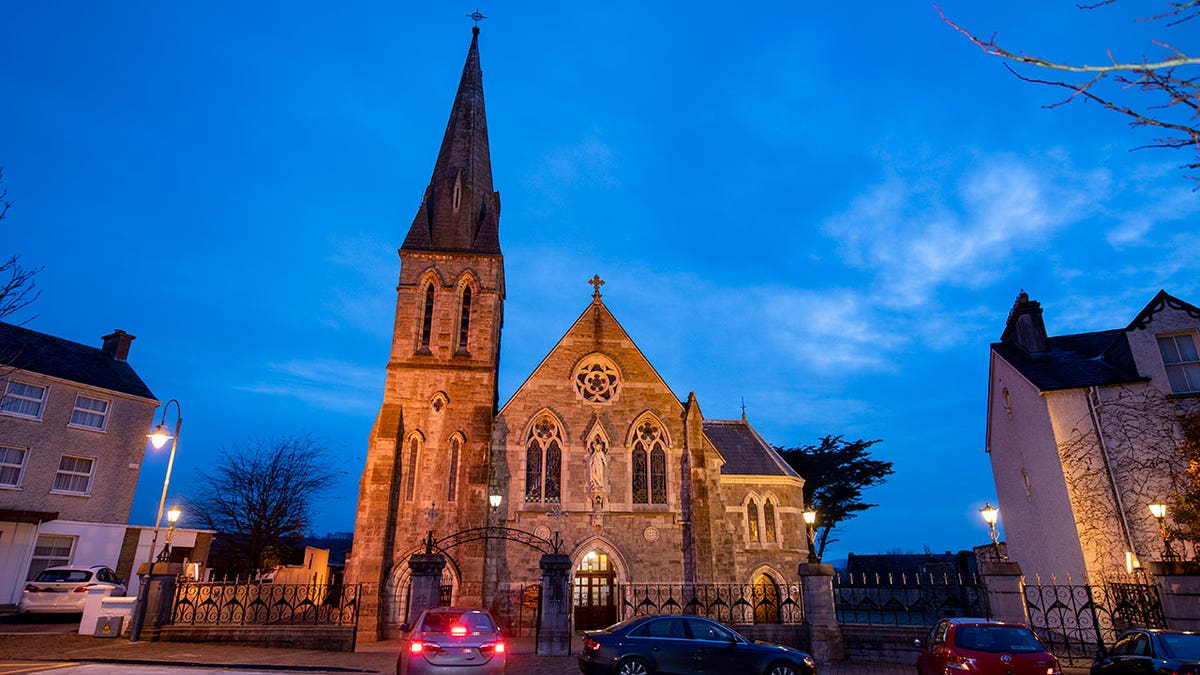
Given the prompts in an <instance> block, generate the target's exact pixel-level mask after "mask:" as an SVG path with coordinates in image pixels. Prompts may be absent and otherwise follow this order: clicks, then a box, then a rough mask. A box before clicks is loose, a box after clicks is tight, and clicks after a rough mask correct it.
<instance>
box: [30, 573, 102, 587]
mask: <svg viewBox="0 0 1200 675" xmlns="http://www.w3.org/2000/svg"><path fill="white" fill-rule="evenodd" d="M91 578H92V573H91V572H88V571H87V570H42V573H41V574H39V575H37V579H34V581H35V582H37V581H40V582H42V583H45V584H62V583H74V582H77V581H88V580H90V579H91Z"/></svg>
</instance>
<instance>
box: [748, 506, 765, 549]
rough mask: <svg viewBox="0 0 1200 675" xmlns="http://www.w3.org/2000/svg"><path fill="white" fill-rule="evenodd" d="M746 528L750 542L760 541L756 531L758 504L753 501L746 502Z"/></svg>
mask: <svg viewBox="0 0 1200 675" xmlns="http://www.w3.org/2000/svg"><path fill="white" fill-rule="evenodd" d="M746 527H747V528H749V533H750V541H762V538H761V537H760V536H759V531H758V502H756V501H754V500H753V499H751V500H750V501H748V502H746Z"/></svg>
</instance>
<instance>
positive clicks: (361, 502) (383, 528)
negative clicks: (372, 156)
mask: <svg viewBox="0 0 1200 675" xmlns="http://www.w3.org/2000/svg"><path fill="white" fill-rule="evenodd" d="M499 223H500V194H499V193H498V192H496V191H494V190H493V188H492V166H491V155H490V153H489V150H488V134H487V118H486V115H485V113H484V105H483V73H482V70H481V69H480V65H479V28H478V27H475V28H473V29H472V37H471V46H470V48H469V49H468V51H467V60H466V64H465V65H464V66H463V72H462V78H461V80H460V81H459V85H458V91H457V93H456V95H455V98H454V104H453V107H452V108H451V111H450V120H449V122H447V124H446V132H445V135H444V136H443V138H442V145H441V148H440V150H439V151H438V156H437V160H436V162H435V164H434V167H433V176H432V178H430V181H429V185H428V186H427V187H426V188H425V195H424V198H423V199H422V200H421V206H420V208H419V209H418V210H417V214H416V217H414V218H413V222H412V226H411V227H410V228H409V231H408V235H407V236H406V237H405V239H404V243H403V245H402V246H401V247H400V250H399V254H400V275H399V282H398V284H397V286H396V319H395V324H394V326H393V333H392V348H391V356H390V358H389V360H388V366H387V381H386V385H385V388H384V395H383V405H382V406H381V407H380V410H379V415H378V417H377V418H376V420H375V425H374V427H373V428H372V430H371V435H370V439H369V447H368V450H367V461H366V466H365V468H364V470H363V475H362V479H361V480H360V483H359V498H358V513H357V516H356V519H355V529H354V546H353V550H352V554H351V559H350V560H349V561H348V565H347V580H348V581H357V582H361V583H363V593H364V597H363V598H362V601H363V604H362V605H361V607H362V611H361V614H360V619H359V639H364V640H368V641H370V640H375V639H380V638H386V637H389V630H388V629H389V627H391V626H397V625H399V624H400V623H403V622H404V621H405V619H406V617H405V616H398V615H397V616H392V614H399V613H402V612H403V605H404V602H403V599H404V597H405V591H406V586H407V578H408V577H407V572H408V570H407V559H408V556H410V555H411V554H413V553H417V552H421V551H423V550H424V548H423V544H422V542H423V540H424V538H425V536H426V533H427V532H430V531H432V533H433V536H434V538H440V537H442V536H445V535H447V534H451V533H453V532H456V531H459V530H464V529H468V528H471V527H481V526H483V525H485V524H486V522H485V521H486V517H487V494H486V490H487V462H488V457H489V448H490V445H491V434H492V421H493V419H494V418H495V415H496V406H497V396H498V392H497V373H498V369H499V361H500V328H501V325H502V324H503V322H504V258H503V256H502V255H501V253H500V238H499ZM451 553H452V555H453V557H454V560H455V562H456V563H457V564H455V565H448V566H447V569H448V571H447V572H446V573H444V576H443V583H444V584H445V583H450V584H451V585H452V586H453V587H454V593H455V601H457V602H466V603H467V604H471V603H472V602H475V603H478V602H479V600H480V598H481V594H482V587H481V579H480V578H478V575H479V574H480V572H479V570H481V569H482V556H483V548H482V545H474V544H466V545H463V546H460V547H456V548H455V549H454V550H453V551H452V552H451ZM455 570H458V571H461V573H462V575H463V577H465V578H454V579H447V578H446V576H445V575H447V574H448V575H455V574H458V572H456V571H455ZM470 575H475V576H470ZM372 610H374V611H372Z"/></svg>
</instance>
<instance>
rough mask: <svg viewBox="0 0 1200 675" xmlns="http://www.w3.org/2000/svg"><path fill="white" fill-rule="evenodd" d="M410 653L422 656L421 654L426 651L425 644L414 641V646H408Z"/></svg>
mask: <svg viewBox="0 0 1200 675" xmlns="http://www.w3.org/2000/svg"><path fill="white" fill-rule="evenodd" d="M408 651H409V652H410V653H412V654H420V653H421V652H423V651H425V644H424V643H422V642H417V641H416V640H413V641H412V644H410V645H408Z"/></svg>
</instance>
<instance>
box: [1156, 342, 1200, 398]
mask: <svg viewBox="0 0 1200 675" xmlns="http://www.w3.org/2000/svg"><path fill="white" fill-rule="evenodd" d="M1158 351H1159V353H1160V354H1162V360H1163V365H1164V366H1166V368H1167V380H1168V381H1169V382H1170V383H1171V393H1174V394H1187V393H1191V392H1197V391H1200V356H1198V355H1197V354H1196V341H1195V339H1194V338H1193V337H1192V335H1191V334H1190V333H1188V334H1184V335H1164V336H1161V337H1159V338H1158Z"/></svg>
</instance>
